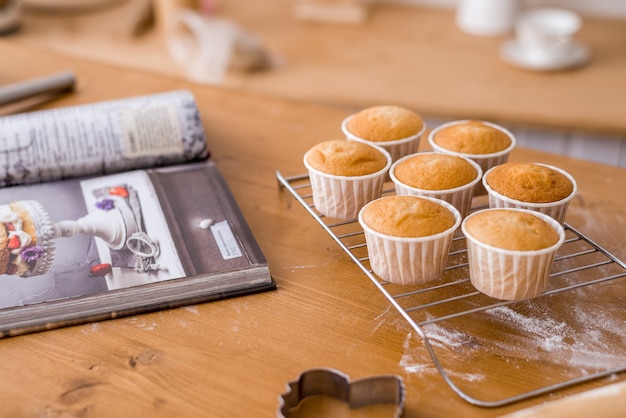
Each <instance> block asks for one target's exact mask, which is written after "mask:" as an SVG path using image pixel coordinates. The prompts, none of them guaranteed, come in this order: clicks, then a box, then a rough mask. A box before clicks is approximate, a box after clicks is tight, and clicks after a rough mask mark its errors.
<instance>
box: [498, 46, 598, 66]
mask: <svg viewBox="0 0 626 418" xmlns="http://www.w3.org/2000/svg"><path fill="white" fill-rule="evenodd" d="M500 57H501V58H502V59H503V60H504V61H506V62H507V63H509V64H511V65H514V66H516V67H521V68H525V69H528V70H537V71H556V70H566V69H570V68H576V67H580V66H581V65H583V64H585V63H586V62H587V61H589V58H590V57H591V54H590V53H589V50H588V49H587V47H585V46H584V45H581V44H579V43H574V44H573V45H572V49H571V51H570V52H569V53H568V54H567V55H565V56H562V57H558V58H555V59H553V60H548V61H546V60H540V61H539V60H536V59H531V58H529V57H528V56H527V55H525V54H524V52H523V51H522V48H521V47H520V45H519V43H518V42H517V41H516V40H515V39H511V40H508V41H506V42H504V43H503V44H502V47H501V48H500Z"/></svg>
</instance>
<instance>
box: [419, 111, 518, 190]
mask: <svg viewBox="0 0 626 418" xmlns="http://www.w3.org/2000/svg"><path fill="white" fill-rule="evenodd" d="M428 142H429V143H430V145H431V146H432V147H433V149H434V150H435V151H439V152H444V153H446V154H452V155H458V156H461V157H466V158H471V159H472V160H474V161H476V163H478V165H479V166H480V168H481V169H482V171H483V173H485V172H486V171H487V170H489V169H490V168H491V167H494V166H496V165H498V164H502V163H505V162H506V161H507V160H508V158H509V153H510V152H511V150H512V149H513V148H514V147H515V136H513V134H512V133H511V132H509V131H508V130H506V129H505V128H503V127H501V126H498V125H496V124H493V123H490V122H483V121H477V120H458V121H453V122H448V123H445V124H443V125H441V126H438V127H437V128H435V129H433V130H432V131H431V132H430V134H429V135H428ZM477 194H485V189H484V188H483V186H482V184H480V185H479V186H478V188H477Z"/></svg>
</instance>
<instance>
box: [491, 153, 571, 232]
mask: <svg viewBox="0 0 626 418" xmlns="http://www.w3.org/2000/svg"><path fill="white" fill-rule="evenodd" d="M534 164H537V165H542V166H544V167H548V168H551V169H553V170H556V171H558V172H560V173H562V174H563V175H564V176H565V177H567V178H568V179H569V180H570V181H571V182H572V185H573V186H574V187H573V189H572V192H571V193H570V194H569V196H567V197H566V198H564V199H561V200H557V201H556V202H550V203H529V202H522V201H520V200H515V199H511V198H509V197H506V196H504V195H502V194H500V193H498V192H496V191H495V190H493V189H492V188H491V187H489V185H488V184H487V180H486V178H487V174H488V173H489V171H491V170H492V169H493V168H494V167H492V168H491V169H489V170H487V172H486V173H485V174H484V176H483V181H482V183H483V187H484V188H485V190H486V191H487V194H488V195H489V207H490V208H517V209H528V210H532V211H536V212H541V213H544V214H546V215H548V216H550V217H552V218H554V219H556V220H557V221H558V222H559V223H560V224H563V223H564V222H565V215H566V214H567V208H568V206H569V203H570V201H571V200H572V199H573V198H574V196H575V195H576V192H577V190H578V186H577V184H576V180H575V179H574V177H572V175H571V174H569V173H568V172H566V171H564V170H562V169H560V168H558V167H554V166H551V165H548V164H541V163H534Z"/></svg>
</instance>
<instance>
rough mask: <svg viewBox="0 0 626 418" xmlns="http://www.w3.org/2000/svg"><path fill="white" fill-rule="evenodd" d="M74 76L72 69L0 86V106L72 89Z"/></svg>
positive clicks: (74, 82) (74, 80)
mask: <svg viewBox="0 0 626 418" xmlns="http://www.w3.org/2000/svg"><path fill="white" fill-rule="evenodd" d="M75 84H76V76H75V75H74V73H73V72H72V71H63V72H60V73H56V74H52V75H48V76H44V77H39V78H34V79H30V80H26V81H21V82H17V83H12V84H7V85H4V86H0V106H3V105H6V104H10V103H14V102H18V101H20V100H24V99H28V98H31V97H34V96H38V95H43V94H60V93H65V92H69V91H72V90H73V89H74V86H75Z"/></svg>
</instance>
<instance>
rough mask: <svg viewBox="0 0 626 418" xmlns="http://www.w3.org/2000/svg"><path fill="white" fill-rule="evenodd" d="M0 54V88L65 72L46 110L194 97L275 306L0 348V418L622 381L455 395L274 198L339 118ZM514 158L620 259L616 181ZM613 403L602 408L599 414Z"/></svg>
mask: <svg viewBox="0 0 626 418" xmlns="http://www.w3.org/2000/svg"><path fill="white" fill-rule="evenodd" d="M0 56H2V57H3V64H2V66H0V83H9V82H15V81H20V80H23V79H26V78H29V77H35V76H41V75H45V74H49V73H53V72H56V71H62V70H67V69H71V70H73V71H75V72H76V75H77V80H78V84H77V89H76V92H75V93H72V94H68V95H65V96H63V97H61V98H58V99H56V100H53V101H49V102H47V103H45V104H44V105H40V106H45V107H58V106H69V105H75V104H80V103H89V102H94V101H100V100H107V99H116V98H123V97H128V96H133V95H142V94H149V93H156V92H161V91H168V90H174V89H179V88H185V89H189V90H191V91H192V92H193V93H194V95H195V96H196V99H197V102H198V105H199V107H200V111H201V115H202V119H203V122H204V124H205V128H206V131H207V140H208V145H209V148H210V150H211V152H212V158H214V160H215V161H216V163H217V165H218V167H219V168H220V170H221V171H222V173H223V174H224V176H225V178H226V180H227V182H228V184H229V185H230V187H231V188H232V191H233V193H234V195H235V197H236V199H237V200H238V202H239V204H240V205H241V208H242V211H243V213H244V215H245V216H246V218H247V219H248V221H249V223H250V226H251V228H252V230H253V232H254V234H255V236H256V237H257V239H258V241H259V243H260V246H261V248H262V249H263V251H264V252H265V254H266V256H267V258H268V260H269V264H270V268H271V270H272V273H273V276H274V278H275V280H276V282H277V284H278V290H277V291H274V292H269V293H264V294H258V295H251V296H246V297H241V298H236V299H230V300H224V301H219V302H212V303H208V304H202V305H194V306H189V307H184V308H179V309H171V310H164V311H160V312H156V313H152V314H146V315H140V316H131V317H126V318H119V319H115V320H109V321H104V322H97V323H90V324H85V325H80V326H74V327H69V328H64V329H58V330H53V331H47V332H41V333H36V334H30V335H24V336H19V337H14V338H8V339H4V340H0V377H1V378H0V402H1V404H2V412H1V413H0V415H3V416H11V417H22V416H23V417H35V416H36V417H105V416H106V417H122V416H123V417H128V416H150V417H196V416H207V417H272V416H276V411H277V408H278V397H279V395H280V394H281V393H283V392H284V390H285V385H286V383H287V382H289V381H292V380H294V379H295V378H297V376H298V375H299V374H300V373H301V372H303V371H305V370H307V369H310V368H315V367H331V368H336V369H339V370H341V371H343V372H344V373H346V374H348V375H349V376H350V377H351V378H352V379H358V378H363V377H368V376H373V375H378V374H397V375H400V376H401V377H402V378H403V380H404V382H405V384H406V388H407V392H406V395H407V405H406V410H405V415H404V416H405V417H444V416H445V417H448V416H464V417H495V416H500V415H504V414H507V413H512V412H515V411H518V410H521V409H523V408H526V407H531V406H535V405H539V404H542V403H545V402H548V401H553V400H558V399H567V397H568V396H571V395H574V394H576V393H580V392H582V391H584V390H588V389H592V388H595V387H599V386H604V385H608V384H612V383H616V382H618V381H623V380H624V378H625V377H624V376H623V375H618V376H614V377H612V378H609V379H604V380H601V381H598V382H594V383H590V384H584V385H581V386H577V387H574V388H571V389H567V390H564V391H560V392H557V393H553V394H550V395H545V396H542V397H539V398H534V399H531V400H528V401H524V402H520V403H516V404H513V405H510V406H506V407H501V408H495V409H494V408H488V409H487V408H481V407H476V406H472V405H470V404H468V403H467V402H465V401H463V400H462V399H460V398H459V397H457V396H456V395H455V394H453V393H452V392H451V390H450V389H449V388H448V387H447V386H446V384H445V383H444V381H443V380H442V379H441V377H440V376H439V375H438V374H437V373H434V372H432V367H431V366H429V363H428V360H427V359H428V357H427V354H426V351H425V348H424V346H423V344H422V342H421V341H420V339H419V338H418V337H417V336H416V335H415V334H414V333H413V332H412V330H411V328H410V327H409V326H408V324H407V323H406V322H405V321H404V320H403V319H402V318H401V317H400V315H399V314H397V312H395V311H394V310H393V309H391V307H390V305H389V303H388V302H387V301H386V299H385V298H384V297H382V295H381V294H380V293H379V292H378V291H377V290H376V289H375V288H374V286H373V285H372V283H371V282H370V281H369V280H367V278H366V277H364V275H363V273H362V272H361V270H360V269H359V268H358V267H357V266H356V265H355V264H354V263H353V262H352V261H351V260H350V259H349V258H348V257H347V256H346V255H345V254H344V253H343V252H342V251H341V250H340V249H339V248H338V246H337V245H336V244H335V243H334V242H333V241H332V240H331V239H330V237H329V236H328V235H327V234H326V233H325V232H324V231H323V230H322V229H321V228H320V227H319V226H318V225H317V224H316V223H315V222H314V221H313V220H312V219H311V217H310V216H309V215H308V214H307V213H306V212H305V210H304V209H303V208H302V207H300V206H299V204H298V203H296V202H295V201H294V199H293V198H292V197H291V196H289V195H288V194H287V193H284V192H282V191H281V190H280V189H279V187H278V185H277V181H276V178H275V171H276V170H280V171H281V172H282V173H284V174H286V175H290V174H300V173H302V172H303V171H304V167H303V165H302V162H301V158H302V155H303V154H304V152H305V151H306V150H307V149H308V148H309V147H310V146H312V145H313V144H315V143H317V142H319V141H322V140H326V139H332V138H339V137H341V131H340V128H339V126H340V122H341V120H342V119H343V118H344V117H345V116H346V115H347V110H346V109H345V108H340V107H330V106H322V105H317V104H307V103H302V102H298V101H290V100H286V99H277V98H272V97H267V96H261V95H250V94H244V93H238V92H234V91H229V90H224V89H220V88H211V87H206V86H199V85H195V84H190V83H187V82H184V81H181V80H180V79H177V78H167V77H162V76H158V75H154V74H148V73H145V72H138V71H132V70H124V69H119V68H116V67H113V66H107V65H101V64H95V63H92V62H87V61H81V60H77V59H71V58H67V57H62V56H58V55H54V54H51V53H49V52H46V51H44V50H39V49H36V48H26V47H24V46H17V45H15V44H13V43H9V42H0ZM22 110H23V109H22ZM511 159H514V160H524V161H527V160H528V161H542V162H545V163H551V164H555V165H558V166H560V167H562V168H564V169H566V170H568V171H569V172H570V173H571V174H572V175H574V176H575V177H576V178H577V180H578V186H579V192H578V196H577V198H576V199H575V200H574V201H573V202H572V204H571V207H570V212H569V215H568V222H570V223H571V224H572V225H574V226H575V227H577V228H580V229H581V230H582V231H583V232H585V233H586V234H588V235H589V236H590V237H592V238H593V239H595V240H596V241H598V242H599V243H601V244H602V245H604V246H606V247H607V249H610V250H611V251H612V252H614V254H615V255H617V256H618V257H620V258H621V259H622V260H624V259H626V248H624V246H623V245H622V241H623V237H622V234H623V230H624V226H625V225H626V220H625V218H624V210H623V207H624V204H625V203H626V189H625V188H626V186H625V184H626V182H625V180H626V171H625V170H623V169H620V168H616V167H610V166H604V165H599V164H595V163H590V162H585V161H580V160H574V159H570V158H565V157H560V156H557V155H550V154H544V153H539V152H535V151H530V150H525V149H516V150H515V151H514V152H513V154H512V156H511ZM0 320H1V313H0ZM420 362H422V363H420ZM416 366H422V369H421V370H422V372H420V371H419V370H420V367H416ZM482 366H485V367H487V366H489V365H482ZM424 370H426V372H424ZM531 378H532V377H531ZM493 390H494V391H495V392H496V394H497V391H498V388H494V389H493ZM617 405H618V403H617V401H611V400H610V399H609V400H608V401H606V402H604V403H603V405H602V407H604V408H606V410H607V411H610V410H611V408H613V410H615V408H618V406H617ZM359 412H363V411H356V412H355V411H344V416H363V415H361V414H360V413H359ZM309 416H311V415H309ZM544 416H552V415H550V413H546V414H545V415H544Z"/></svg>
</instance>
